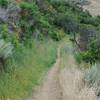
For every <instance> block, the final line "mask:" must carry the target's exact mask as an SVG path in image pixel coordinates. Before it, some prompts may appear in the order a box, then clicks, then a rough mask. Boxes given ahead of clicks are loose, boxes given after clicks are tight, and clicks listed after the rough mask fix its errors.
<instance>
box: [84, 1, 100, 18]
mask: <svg viewBox="0 0 100 100" xmlns="http://www.w3.org/2000/svg"><path fill="white" fill-rule="evenodd" d="M88 1H89V2H90V4H89V5H86V6H84V7H83V8H84V9H85V10H88V11H89V12H90V13H91V14H92V15H93V16H97V15H100V0H88Z"/></svg>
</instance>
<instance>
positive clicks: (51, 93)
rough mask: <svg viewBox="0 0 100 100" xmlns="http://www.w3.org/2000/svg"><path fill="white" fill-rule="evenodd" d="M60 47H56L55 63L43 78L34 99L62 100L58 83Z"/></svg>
mask: <svg viewBox="0 0 100 100" xmlns="http://www.w3.org/2000/svg"><path fill="white" fill-rule="evenodd" d="M59 67H60V47H59V48H58V53H57V60H56V63H55V64H54V65H53V66H52V68H51V70H50V71H49V72H48V75H47V76H46V77H45V79H44V83H43V85H42V87H41V89H40V91H39V94H38V95H37V96H36V98H35V99H36V100H62V99H61V90H60V85H59V77H58V74H59V71H60V68H59Z"/></svg>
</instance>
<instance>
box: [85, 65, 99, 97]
mask: <svg viewBox="0 0 100 100" xmlns="http://www.w3.org/2000/svg"><path fill="white" fill-rule="evenodd" d="M84 79H85V82H86V83H88V85H89V87H93V88H94V89H95V93H96V95H97V96H99V95H100V66H99V63H98V64H95V65H92V67H91V68H89V69H88V70H87V71H86V73H85V77H84Z"/></svg>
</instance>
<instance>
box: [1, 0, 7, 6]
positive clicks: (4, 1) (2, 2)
mask: <svg viewBox="0 0 100 100" xmlns="http://www.w3.org/2000/svg"><path fill="white" fill-rule="evenodd" d="M7 4H8V0H0V6H2V7H6V6H7Z"/></svg>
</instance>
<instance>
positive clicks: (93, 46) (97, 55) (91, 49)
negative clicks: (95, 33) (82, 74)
mask: <svg viewBox="0 0 100 100" xmlns="http://www.w3.org/2000/svg"><path fill="white" fill-rule="evenodd" d="M81 55H82V58H83V60H85V61H86V62H91V63H93V62H96V61H97V60H99V59H100V41H99V40H93V41H92V42H91V43H90V45H89V46H88V50H87V51H85V52H82V53H81Z"/></svg>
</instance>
